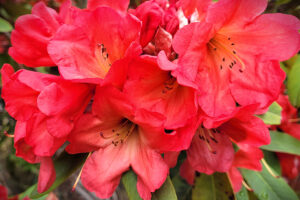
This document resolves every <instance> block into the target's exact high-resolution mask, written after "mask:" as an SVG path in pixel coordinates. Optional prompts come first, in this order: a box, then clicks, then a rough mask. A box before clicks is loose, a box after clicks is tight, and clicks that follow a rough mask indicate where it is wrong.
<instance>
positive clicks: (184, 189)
mask: <svg viewBox="0 0 300 200" xmlns="http://www.w3.org/2000/svg"><path fill="white" fill-rule="evenodd" d="M172 183H173V185H174V188H175V191H176V195H177V196H178V197H180V200H187V199H191V194H192V186H191V185H190V184H188V183H187V182H186V181H185V180H183V178H182V177H181V176H180V174H179V173H178V174H177V175H176V176H174V177H173V178H172Z"/></svg>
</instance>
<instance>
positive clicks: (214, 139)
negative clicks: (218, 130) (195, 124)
mask: <svg viewBox="0 0 300 200" xmlns="http://www.w3.org/2000/svg"><path fill="white" fill-rule="evenodd" d="M210 139H211V140H212V141H214V142H215V143H218V140H216V138H214V137H210Z"/></svg>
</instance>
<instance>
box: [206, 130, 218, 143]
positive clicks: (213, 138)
mask: <svg viewBox="0 0 300 200" xmlns="http://www.w3.org/2000/svg"><path fill="white" fill-rule="evenodd" d="M207 132H208V134H209V137H210V139H211V140H212V141H214V142H215V143H218V140H217V139H216V138H215V137H214V136H213V134H212V133H211V131H210V130H207Z"/></svg>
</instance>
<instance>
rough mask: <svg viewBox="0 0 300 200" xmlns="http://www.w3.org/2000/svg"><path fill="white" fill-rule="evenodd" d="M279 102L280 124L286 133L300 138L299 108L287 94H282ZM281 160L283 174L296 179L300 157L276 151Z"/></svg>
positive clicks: (299, 167)
mask: <svg viewBox="0 0 300 200" xmlns="http://www.w3.org/2000/svg"><path fill="white" fill-rule="evenodd" d="M277 103H278V104H279V105H280V106H281V108H282V111H281V117H282V118H281V123H280V125H279V126H278V128H279V129H280V130H282V131H283V132H284V133H286V134H289V135H291V136H293V137H295V138H296V139H298V140H300V124H299V123H298V122H299V121H300V119H299V118H298V110H297V109H296V108H295V107H294V106H293V105H292V104H291V103H290V101H289V97H288V96H287V95H283V94H280V95H279V98H278V99H277ZM276 154H277V157H278V159H279V162H280V166H281V171H282V175H283V176H285V177H287V178H289V179H295V178H296V177H297V176H298V175H299V172H300V164H299V163H300V157H299V156H297V155H291V154H287V153H279V152H278V153H276Z"/></svg>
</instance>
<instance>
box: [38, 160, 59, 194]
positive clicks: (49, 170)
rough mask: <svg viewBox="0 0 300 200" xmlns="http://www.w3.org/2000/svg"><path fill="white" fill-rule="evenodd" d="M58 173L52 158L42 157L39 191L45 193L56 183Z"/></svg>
mask: <svg viewBox="0 0 300 200" xmlns="http://www.w3.org/2000/svg"><path fill="white" fill-rule="evenodd" d="M55 178H56V173H55V169H54V164H53V161H52V158H51V157H41V165H40V171H39V179H38V186H37V191H38V192H39V193H43V192H45V191H46V190H48V189H49V188H50V187H51V185H52V184H53V183H54V181H55Z"/></svg>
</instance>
